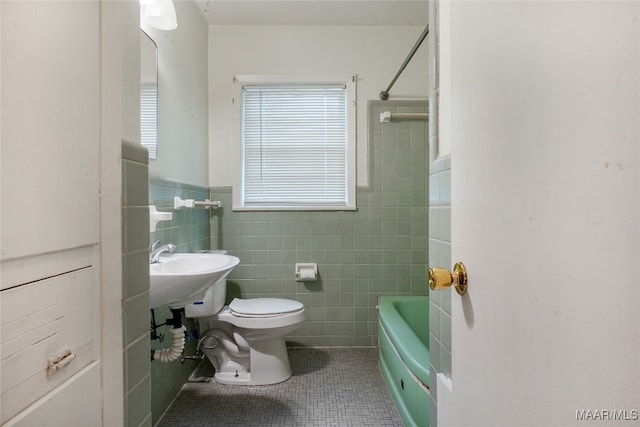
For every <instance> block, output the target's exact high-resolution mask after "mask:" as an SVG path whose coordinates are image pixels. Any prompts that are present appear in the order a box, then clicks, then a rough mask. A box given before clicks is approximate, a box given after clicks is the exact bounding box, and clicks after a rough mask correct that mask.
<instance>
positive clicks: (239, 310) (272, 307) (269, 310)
mask: <svg viewBox="0 0 640 427" xmlns="http://www.w3.org/2000/svg"><path fill="white" fill-rule="evenodd" d="M229 310H230V311H231V313H232V314H233V315H234V316H238V317H253V318H265V317H276V316H282V315H283V314H290V313H295V312H299V311H301V310H304V304H302V303H301V302H298V301H294V300H290V299H284V298H251V299H240V298H234V299H233V301H231V303H230V304H229Z"/></svg>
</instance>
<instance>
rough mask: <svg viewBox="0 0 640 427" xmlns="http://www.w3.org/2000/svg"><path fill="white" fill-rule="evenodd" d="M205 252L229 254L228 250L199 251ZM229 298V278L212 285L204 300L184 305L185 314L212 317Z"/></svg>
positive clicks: (196, 316) (194, 316)
mask: <svg viewBox="0 0 640 427" xmlns="http://www.w3.org/2000/svg"><path fill="white" fill-rule="evenodd" d="M199 252H205V253H214V254H223V255H227V254H228V253H229V251H227V250H205V251H199ZM226 298H227V279H226V278H225V279H223V280H221V281H219V282H218V283H216V284H215V285H214V286H212V287H210V288H209V289H208V290H207V292H206V293H205V295H204V298H202V301H196V302H194V303H192V304H188V305H186V306H185V307H184V314H185V316H186V317H190V318H199V317H210V316H213V315H215V314H218V312H219V311H220V310H222V307H224V302H225V299H226Z"/></svg>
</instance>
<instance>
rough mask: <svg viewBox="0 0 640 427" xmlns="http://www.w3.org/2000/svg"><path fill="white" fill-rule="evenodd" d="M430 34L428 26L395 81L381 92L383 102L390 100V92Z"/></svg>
mask: <svg viewBox="0 0 640 427" xmlns="http://www.w3.org/2000/svg"><path fill="white" fill-rule="evenodd" d="M428 34H429V26H428V25H427V26H426V27H424V31H423V32H422V34H420V37H419V38H418V41H416V44H415V45H413V48H412V49H411V52H409V55H407V57H406V59H405V60H404V62H403V63H402V65H401V66H400V69H399V70H398V72H397V73H396V75H395V77H394V78H393V80H391V83H389V86H387V89H386V90H383V91H382V92H380V99H381V100H383V101H386V100H387V99H389V91H390V90H391V88H392V87H393V85H394V83H395V82H396V80H398V77H400V74H402V72H403V71H404V69H405V68H406V67H407V64H409V61H411V58H413V55H415V53H416V51H417V50H418V48H419V47H420V45H421V44H422V42H423V41H424V39H425V38H426V37H427V35H428Z"/></svg>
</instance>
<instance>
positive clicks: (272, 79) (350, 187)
mask: <svg viewBox="0 0 640 427" xmlns="http://www.w3.org/2000/svg"><path fill="white" fill-rule="evenodd" d="M356 82H357V77H356V75H355V74H323V75H284V74H281V75H244V74H243V75H236V76H234V79H233V83H234V98H233V101H232V102H233V104H234V107H235V108H234V114H233V121H234V124H233V128H234V136H233V143H234V146H235V147H236V150H237V153H238V154H237V158H236V162H237V163H236V165H237V167H236V170H237V173H236V177H235V180H234V185H233V210H234V211H348V210H356V176H357V175H356ZM269 84H281V85H286V84H291V85H326V84H336V85H344V86H345V89H346V102H347V105H346V116H347V147H346V177H345V179H346V195H347V201H346V204H345V205H321V204H318V205H308V204H305V205H295V204H292V205H275V206H268V205H259V206H257V205H249V206H247V205H244V194H243V191H244V186H243V177H244V171H243V164H244V161H243V147H242V143H243V142H242V133H243V129H242V126H243V124H242V109H243V105H242V99H243V98H242V91H243V87H244V86H245V85H269Z"/></svg>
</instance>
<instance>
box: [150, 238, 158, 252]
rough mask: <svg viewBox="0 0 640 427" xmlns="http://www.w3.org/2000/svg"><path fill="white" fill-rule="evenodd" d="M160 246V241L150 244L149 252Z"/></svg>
mask: <svg viewBox="0 0 640 427" xmlns="http://www.w3.org/2000/svg"><path fill="white" fill-rule="evenodd" d="M159 244H160V240H156V241H155V242H153V243H152V244H151V252H153V251H155V250H156V248H157V247H158V245H159Z"/></svg>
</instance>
